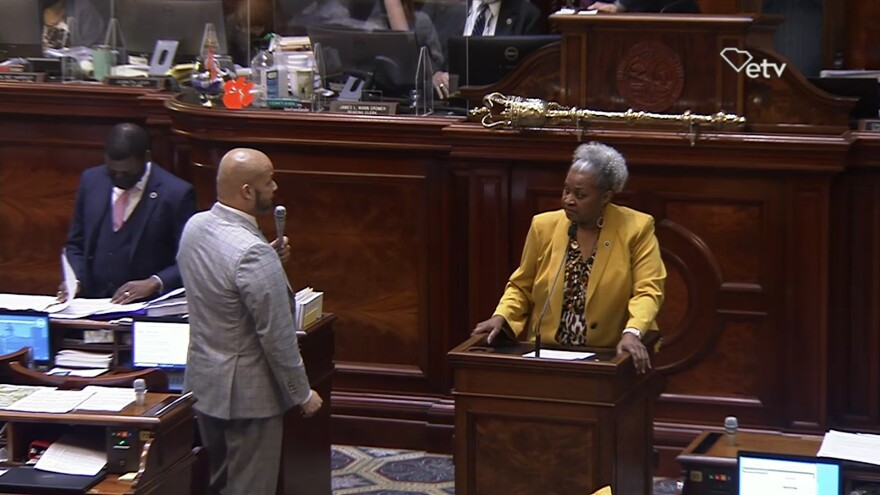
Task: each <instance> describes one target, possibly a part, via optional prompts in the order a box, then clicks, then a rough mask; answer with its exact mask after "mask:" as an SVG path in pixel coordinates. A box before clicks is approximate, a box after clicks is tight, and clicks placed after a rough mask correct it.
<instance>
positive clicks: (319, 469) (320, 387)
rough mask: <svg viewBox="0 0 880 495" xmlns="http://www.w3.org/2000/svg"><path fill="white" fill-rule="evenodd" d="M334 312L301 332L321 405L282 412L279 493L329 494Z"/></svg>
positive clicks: (308, 371)
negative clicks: (311, 411)
mask: <svg viewBox="0 0 880 495" xmlns="http://www.w3.org/2000/svg"><path fill="white" fill-rule="evenodd" d="M335 321H336V315H334V314H325V315H324V316H322V317H321V319H320V320H318V321H317V322H315V323H314V324H313V325H312V326H310V327H309V328H307V329H306V335H304V336H303V335H300V337H299V346H300V353H301V354H302V358H303V361H304V362H305V364H306V372H307V373H308V374H309V383H310V384H311V385H312V389H314V390H316V391H317V392H318V393H319V394H321V398H322V399H324V406H323V407H322V408H321V410H320V411H318V413H316V414H315V415H314V416H312V417H311V418H303V417H302V416H301V414H300V409H299V408H294V409H291V410H290V411H287V414H285V416H284V439H283V441H282V443H281V469H280V472H279V473H278V490H277V492H278V494H279V495H330V493H331V490H330V471H331V464H330V444H331V441H330V432H331V428H330V418H331V414H330V413H331V400H330V399H331V392H332V390H333V374H334V373H335V371H336V366H335V365H334V363H333V346H334V333H333V322H335Z"/></svg>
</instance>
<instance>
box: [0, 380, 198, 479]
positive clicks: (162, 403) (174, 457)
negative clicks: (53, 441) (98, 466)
mask: <svg viewBox="0 0 880 495" xmlns="http://www.w3.org/2000/svg"><path fill="white" fill-rule="evenodd" d="M178 399H180V400H178ZM175 401H176V402H175ZM172 404H173V405H172ZM192 404H193V400H192V399H191V398H181V396H179V395H174V394H154V393H148V394H147V397H146V401H145V403H144V405H142V406H139V405H137V404H131V405H129V406H128V407H126V408H125V409H123V410H122V411H120V412H114V413H101V412H77V411H73V412H70V413H66V414H49V413H29V412H19V411H4V410H0V421H5V422H6V434H7V449H8V452H9V461H10V463H12V464H17V465H18V464H23V463H24V462H25V461H26V460H27V456H28V447H29V444H30V442H31V441H32V440H34V439H36V438H47V437H51V436H54V435H59V436H60V434H62V433H63V432H64V431H65V430H68V429H69V428H70V427H71V426H91V427H94V428H95V430H96V433H100V434H104V435H106V434H109V432H108V431H107V430H108V429H114V428H119V429H126V430H134V431H136V434H137V437H138V438H140V439H142V440H143V443H142V449H141V452H142V453H141V466H140V469H139V474H138V475H137V476H136V477H135V479H134V480H133V481H120V480H119V475H118V474H108V475H107V478H105V479H104V480H103V481H101V482H100V483H98V484H97V485H95V486H94V487H93V488H92V489H91V490H89V492H88V493H90V494H102V495H103V494H106V495H116V494H120V495H121V494H162V495H177V494H180V495H184V494H188V493H190V489H191V483H192V466H193V464H194V463H195V461H196V455H195V454H194V453H193V449H192V444H193V438H194V436H193V435H194V424H195V423H194V421H193V419H192V418H193V411H192ZM47 493H48V492H47Z"/></svg>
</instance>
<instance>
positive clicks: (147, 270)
mask: <svg viewBox="0 0 880 495" xmlns="http://www.w3.org/2000/svg"><path fill="white" fill-rule="evenodd" d="M105 161H106V164H105V165H99V166H97V167H92V168H90V169H88V170H86V171H85V172H83V174H82V177H81V178H80V183H79V190H78V191H77V193H76V207H75V208H76V209H75V210H74V213H73V221H72V223H71V225H70V231H69V232H68V234H67V245H66V252H67V259H68V260H69V261H70V264H71V266H72V267H73V270H74V272H76V277H77V280H78V281H79V285H78V294H77V295H79V296H81V297H87V298H106V297H109V298H111V301H112V302H114V303H122V304H125V303H130V302H135V301H139V300H143V299H148V298H150V297H153V296H157V295H160V294H162V293H163V292H167V291H170V290H172V289H176V288H178V287H181V286H182V285H183V282H182V281H181V279H180V270H178V268H177V261H176V256H177V245H178V242H179V241H180V234H181V232H183V226H184V224H186V221H187V220H189V217H190V216H192V215H193V213H195V211H196V200H195V192H194V191H193V188H192V186H191V185H190V184H188V183H187V182H185V181H183V180H181V179H179V178H177V177H175V176H174V175H172V174H171V173H170V172H167V171H165V170H164V169H162V168H161V167H159V166H158V165H157V164H155V163H152V162H150V138H149V136H148V135H147V132H146V131H145V130H144V129H143V128H141V127H139V126H137V125H135V124H119V125H116V126H115V127H113V129H112V130H111V131H110V136H109V137H108V139H107V147H106V150H105ZM62 285H63V284H62ZM63 292H64V289H63V287H62V289H61V292H59V296H61V297H66V294H64V293H63Z"/></svg>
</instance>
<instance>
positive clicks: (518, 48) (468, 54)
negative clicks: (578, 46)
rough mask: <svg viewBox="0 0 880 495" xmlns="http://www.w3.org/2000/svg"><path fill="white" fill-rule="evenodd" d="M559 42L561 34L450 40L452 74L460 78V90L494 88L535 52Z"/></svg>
mask: <svg viewBox="0 0 880 495" xmlns="http://www.w3.org/2000/svg"><path fill="white" fill-rule="evenodd" d="M559 40H560V37H559V35H557V34H540V35H524V36H450V37H449V45H448V50H449V73H450V74H458V85H459V86H485V85H487V84H493V83H496V82H498V81H500V80H501V79H502V78H504V76H506V75H507V74H509V73H510V71H512V70H513V69H514V68H516V66H517V65H519V63H520V62H521V61H522V60H523V59H524V58H526V57H527V56H528V55H530V54H531V53H532V52H534V51H535V50H537V49H539V48H541V47H544V46H547V45H549V44H551V43H558V42H559Z"/></svg>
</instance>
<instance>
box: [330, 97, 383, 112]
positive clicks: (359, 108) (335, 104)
mask: <svg viewBox="0 0 880 495" xmlns="http://www.w3.org/2000/svg"><path fill="white" fill-rule="evenodd" d="M330 111H331V112H337V113H347V114H349V115H394V114H396V113H397V102H385V101H370V102H365V101H338V100H337V101H331V102H330Z"/></svg>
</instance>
